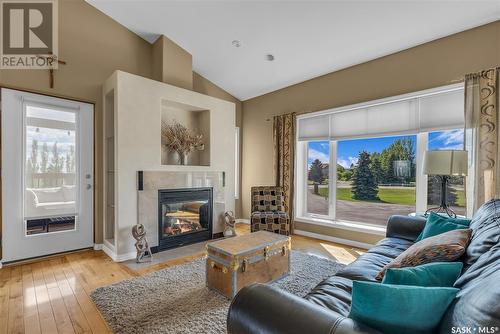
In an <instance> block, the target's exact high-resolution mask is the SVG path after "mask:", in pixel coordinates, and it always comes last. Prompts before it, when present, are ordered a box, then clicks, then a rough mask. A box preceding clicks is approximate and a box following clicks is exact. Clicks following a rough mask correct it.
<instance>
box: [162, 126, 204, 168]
mask: <svg viewBox="0 0 500 334" xmlns="http://www.w3.org/2000/svg"><path fill="white" fill-rule="evenodd" d="M161 136H162V139H163V144H164V145H165V147H166V148H167V149H169V150H171V151H174V152H177V154H178V155H179V163H180V164H181V165H184V164H186V158H187V155H188V154H189V153H191V152H192V151H194V150H198V151H203V149H204V148H205V145H204V144H203V135H201V134H195V133H193V132H192V131H191V130H189V129H188V128H186V127H185V126H184V125H182V124H180V123H179V122H177V121H173V122H172V123H171V124H169V123H166V122H162V125H161Z"/></svg>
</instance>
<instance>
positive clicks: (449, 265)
mask: <svg viewBox="0 0 500 334" xmlns="http://www.w3.org/2000/svg"><path fill="white" fill-rule="evenodd" d="M462 267H463V264H462V262H433V263H426V264H422V265H420V266H416V267H407V268H389V269H387V270H386V271H385V275H384V279H383V280H382V284H396V285H416V286H437V287H446V286H447V287H452V286H453V284H455V282H456V280H457V278H458V276H460V272H461V271H462Z"/></svg>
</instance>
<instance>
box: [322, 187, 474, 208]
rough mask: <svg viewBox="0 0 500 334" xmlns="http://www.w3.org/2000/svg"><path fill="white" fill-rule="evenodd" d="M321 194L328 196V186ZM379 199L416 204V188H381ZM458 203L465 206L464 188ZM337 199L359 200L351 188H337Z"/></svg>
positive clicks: (383, 201) (459, 192)
mask: <svg viewBox="0 0 500 334" xmlns="http://www.w3.org/2000/svg"><path fill="white" fill-rule="evenodd" d="M319 194H320V195H321V196H323V197H327V196H328V188H319ZM378 197H379V200H378V201H374V202H381V203H391V204H404V205H415V188H388V187H387V188H379V190H378ZM457 197H458V200H457V202H458V203H457V204H458V205H459V206H465V193H464V191H463V190H457ZM337 199H339V200H345V201H355V202H356V201H358V200H355V199H353V198H352V197H351V188H337Z"/></svg>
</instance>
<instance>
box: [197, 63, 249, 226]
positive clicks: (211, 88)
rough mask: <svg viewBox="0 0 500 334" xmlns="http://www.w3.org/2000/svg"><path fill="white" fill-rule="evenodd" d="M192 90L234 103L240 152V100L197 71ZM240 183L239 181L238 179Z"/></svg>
mask: <svg viewBox="0 0 500 334" xmlns="http://www.w3.org/2000/svg"><path fill="white" fill-rule="evenodd" d="M193 90H194V91H195V92H198V93H202V94H206V95H210V96H213V97H217V98H219V99H222V100H226V101H230V102H233V103H234V104H235V105H236V126H238V127H240V138H241V140H240V152H242V149H243V132H244V130H243V125H242V121H243V115H242V114H243V105H242V102H241V101H240V100H238V99H236V98H235V97H234V96H232V95H231V94H229V93H227V92H226V91H224V90H222V89H221V88H220V87H218V86H217V85H215V84H214V83H212V82H211V81H208V80H207V79H205V78H204V77H202V76H201V75H199V74H198V73H195V72H193ZM216 149H217V148H216V147H213V148H212V150H216ZM240 156H241V158H240V173H239V175H240V180H241V179H242V177H241V176H243V174H242V169H243V160H242V157H243V155H240ZM240 184H241V181H240ZM241 196H242V188H241V187H240V191H239V196H238V198H239V199H237V200H236V203H235V212H234V213H235V215H236V217H237V218H240V217H242V200H241V199H242V197H241Z"/></svg>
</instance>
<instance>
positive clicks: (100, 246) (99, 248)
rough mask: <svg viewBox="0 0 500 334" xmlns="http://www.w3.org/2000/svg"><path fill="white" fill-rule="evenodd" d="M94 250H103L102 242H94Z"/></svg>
mask: <svg viewBox="0 0 500 334" xmlns="http://www.w3.org/2000/svg"><path fill="white" fill-rule="evenodd" d="M94 250H102V244H94Z"/></svg>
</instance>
